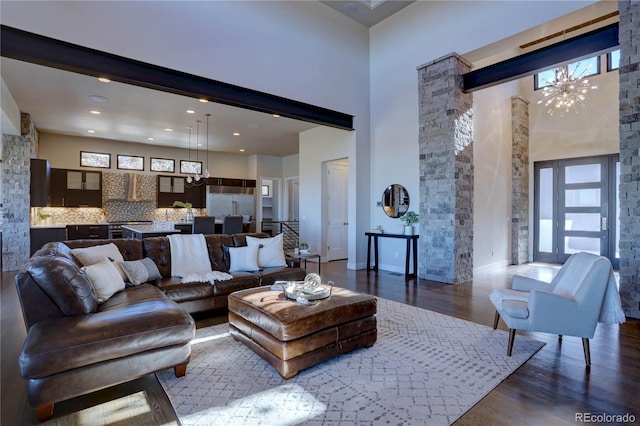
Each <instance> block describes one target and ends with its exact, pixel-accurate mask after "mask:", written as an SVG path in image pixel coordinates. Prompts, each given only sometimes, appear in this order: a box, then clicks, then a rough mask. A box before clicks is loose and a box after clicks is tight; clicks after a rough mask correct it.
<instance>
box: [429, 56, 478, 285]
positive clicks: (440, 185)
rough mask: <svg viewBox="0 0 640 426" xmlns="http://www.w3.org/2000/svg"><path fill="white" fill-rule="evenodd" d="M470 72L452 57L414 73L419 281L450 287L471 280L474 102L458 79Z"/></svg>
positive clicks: (456, 57)
mask: <svg viewBox="0 0 640 426" xmlns="http://www.w3.org/2000/svg"><path fill="white" fill-rule="evenodd" d="M470 68H471V66H470V64H469V63H467V62H466V61H464V59H462V58H461V57H460V56H458V55H456V54H451V55H448V56H445V57H442V58H440V59H437V60H435V61H432V62H429V63H427V64H425V65H423V66H421V67H419V68H418V85H419V91H418V100H419V103H420V105H419V106H420V115H419V120H420V130H419V153H420V219H421V220H420V239H419V240H418V241H419V247H420V249H419V258H418V275H419V277H420V278H424V279H429V280H434V281H440V282H445V283H450V284H457V283H462V282H465V281H468V280H471V279H472V277H473V109H472V107H473V96H472V94H467V93H463V92H462V77H461V76H462V74H464V73H466V72H468V71H469V70H470Z"/></svg>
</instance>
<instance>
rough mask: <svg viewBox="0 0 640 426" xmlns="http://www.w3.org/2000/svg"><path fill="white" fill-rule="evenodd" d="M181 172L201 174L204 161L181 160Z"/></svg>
mask: <svg viewBox="0 0 640 426" xmlns="http://www.w3.org/2000/svg"><path fill="white" fill-rule="evenodd" d="M180 173H182V174H185V175H188V174H196V175H199V174H201V173H202V161H185V160H180Z"/></svg>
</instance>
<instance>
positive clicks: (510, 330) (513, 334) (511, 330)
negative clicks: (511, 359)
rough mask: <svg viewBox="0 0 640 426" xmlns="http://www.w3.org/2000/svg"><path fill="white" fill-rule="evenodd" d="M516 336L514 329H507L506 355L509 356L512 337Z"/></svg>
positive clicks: (511, 348) (511, 349)
mask: <svg viewBox="0 0 640 426" xmlns="http://www.w3.org/2000/svg"><path fill="white" fill-rule="evenodd" d="M515 337H516V329H515V328H510V329H509V343H508V344H507V356H511V351H513V339H514V338H515Z"/></svg>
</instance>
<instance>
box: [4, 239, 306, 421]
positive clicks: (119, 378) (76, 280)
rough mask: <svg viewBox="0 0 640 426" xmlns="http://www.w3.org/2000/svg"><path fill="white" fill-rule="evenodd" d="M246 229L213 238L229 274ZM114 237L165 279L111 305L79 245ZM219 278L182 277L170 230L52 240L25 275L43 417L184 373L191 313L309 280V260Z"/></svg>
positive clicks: (32, 379) (35, 385) (31, 363)
mask: <svg viewBox="0 0 640 426" xmlns="http://www.w3.org/2000/svg"><path fill="white" fill-rule="evenodd" d="M246 235H253V236H256V237H268V235H267V234H235V235H224V234H215V235H206V236H205V240H206V243H207V248H208V251H209V259H210V261H211V265H212V269H213V270H219V271H224V272H227V271H228V270H229V266H230V265H229V256H228V251H225V247H237V246H243V245H246V239H245V237H246ZM110 242H113V243H114V244H115V245H116V246H117V247H118V249H119V250H120V252H121V253H122V255H123V257H124V259H125V260H138V259H143V258H145V257H149V258H151V259H152V260H153V261H154V263H155V264H156V265H157V267H158V270H159V271H160V273H161V275H162V278H161V279H159V280H156V281H154V282H151V283H144V284H140V285H138V286H134V287H128V288H126V289H125V290H123V291H120V292H118V293H116V294H115V295H113V296H112V297H111V298H109V299H108V300H107V301H106V302H104V303H102V304H98V303H97V299H96V294H95V290H94V289H93V287H92V285H91V282H90V281H89V279H88V278H87V276H86V274H85V273H83V272H82V271H81V269H80V268H81V265H80V264H79V263H78V262H77V260H76V259H75V258H74V257H73V256H72V254H71V249H72V248H80V247H89V246H95V245H101V244H106V243H110ZM232 275H233V277H234V278H233V279H232V280H229V281H216V282H215V284H213V285H212V284H210V283H208V282H206V283H188V284H183V283H180V279H179V278H172V277H171V248H170V246H169V241H168V239H167V238H166V237H154V238H147V239H144V240H127V239H116V240H73V241H65V242H62V243H48V244H46V245H45V246H43V247H42V248H41V249H40V250H38V251H37V252H35V253H34V255H33V256H32V257H31V259H30V260H29V262H28V263H27V264H26V265H25V267H24V269H23V270H22V271H20V272H19V273H18V274H17V275H16V287H17V290H18V295H19V298H20V303H21V306H22V312H23V316H24V321H25V325H26V329H27V337H26V339H25V343H24V345H23V348H22V351H21V353H20V358H19V360H18V365H19V369H20V374H21V375H22V377H23V378H25V379H26V380H27V381H28V387H27V389H28V399H29V403H30V404H31V406H33V407H35V408H36V413H37V415H38V417H39V418H40V420H45V419H47V418H49V417H51V416H52V415H53V404H54V403H55V402H58V401H63V400H66V399H69V398H73V397H76V396H79V395H82V394H85V393H89V392H93V391H96V390H99V389H103V388H106V387H109V386H113V385H116V384H119V383H123V382H127V381H130V380H134V379H136V378H139V377H142V376H144V375H147V374H150V373H153V372H155V371H159V370H163V369H166V368H174V369H175V372H176V375H178V376H180V375H184V374H185V372H186V365H187V363H188V362H189V357H190V354H191V346H190V341H191V340H192V339H193V336H194V334H195V324H194V321H193V319H192V318H191V316H190V315H189V313H195V312H201V311H207V310H212V309H218V308H226V306H227V296H228V295H229V294H231V293H232V292H234V291H236V290H240V289H246V288H251V287H257V286H260V285H270V284H272V283H273V282H274V281H276V280H302V279H304V277H305V271H304V269H301V268H299V267H279V268H265V269H264V270H261V271H256V272H233V273H232Z"/></svg>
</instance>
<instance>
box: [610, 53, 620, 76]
mask: <svg viewBox="0 0 640 426" xmlns="http://www.w3.org/2000/svg"><path fill="white" fill-rule="evenodd" d="M618 68H620V49H618V50H614V51H613V52H609V53H607V71H613V70H617V69H618Z"/></svg>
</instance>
